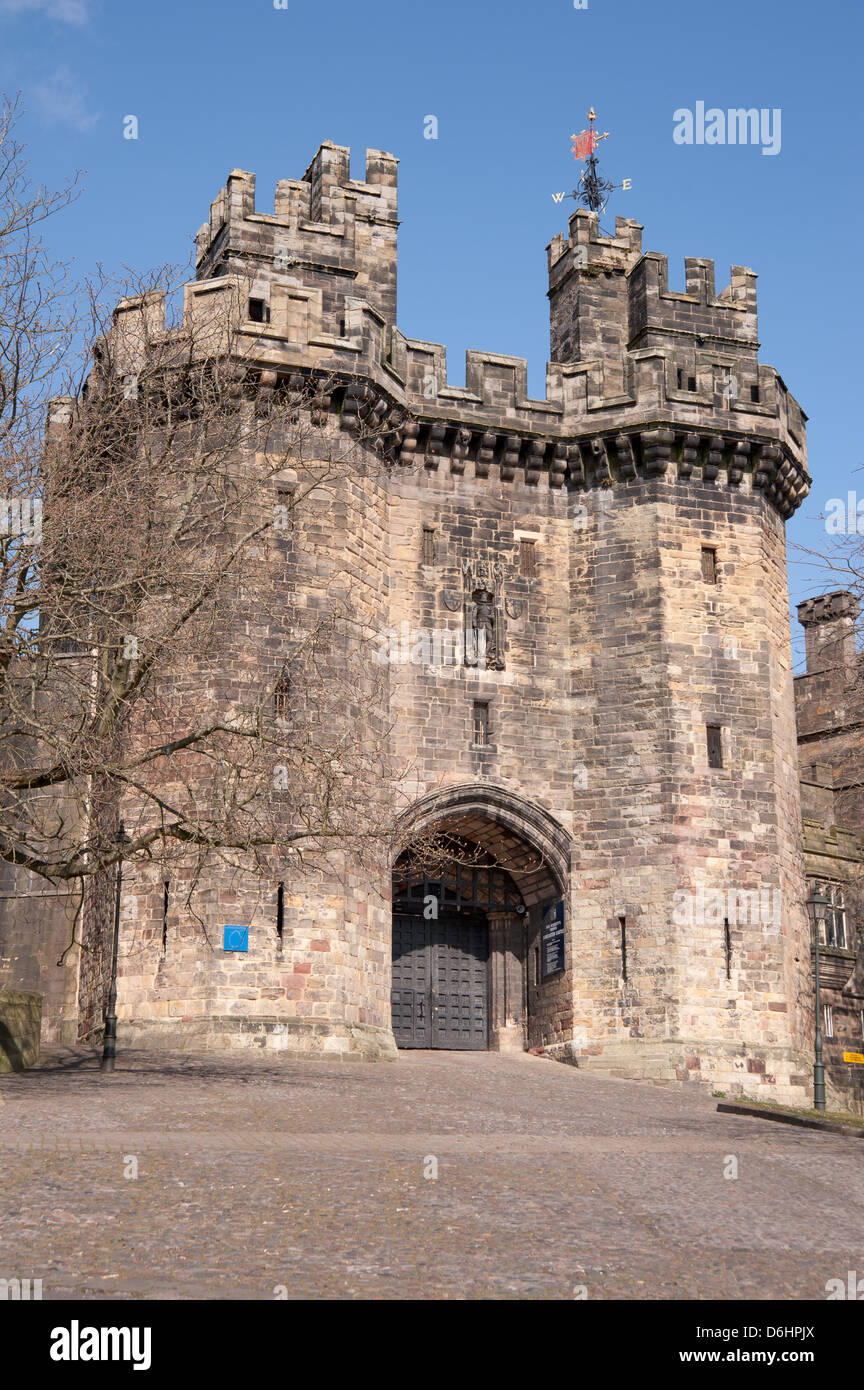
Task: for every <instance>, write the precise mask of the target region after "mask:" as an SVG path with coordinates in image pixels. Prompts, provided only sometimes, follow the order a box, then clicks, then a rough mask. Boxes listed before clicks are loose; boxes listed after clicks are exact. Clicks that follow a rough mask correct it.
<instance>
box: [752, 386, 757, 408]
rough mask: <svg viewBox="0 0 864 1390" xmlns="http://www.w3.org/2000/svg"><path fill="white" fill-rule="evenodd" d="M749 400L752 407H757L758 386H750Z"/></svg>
mask: <svg viewBox="0 0 864 1390" xmlns="http://www.w3.org/2000/svg"><path fill="white" fill-rule="evenodd" d="M750 400H751V401H752V402H753V404H754V405H758V404H759V387H758V386H751V387H750Z"/></svg>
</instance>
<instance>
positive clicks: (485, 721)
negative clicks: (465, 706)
mask: <svg viewBox="0 0 864 1390" xmlns="http://www.w3.org/2000/svg"><path fill="white" fill-rule="evenodd" d="M488 742H489V706H488V704H487V703H486V701H485V700H475V701H474V746H475V748H482V747H485V745H486V744H487V743H488Z"/></svg>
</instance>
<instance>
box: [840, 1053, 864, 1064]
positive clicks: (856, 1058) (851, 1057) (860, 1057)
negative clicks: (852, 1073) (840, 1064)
mask: <svg viewBox="0 0 864 1390" xmlns="http://www.w3.org/2000/svg"><path fill="white" fill-rule="evenodd" d="M843 1061H844V1062H864V1053H862V1052H844V1053H843Z"/></svg>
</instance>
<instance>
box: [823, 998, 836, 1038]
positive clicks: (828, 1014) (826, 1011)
mask: <svg viewBox="0 0 864 1390" xmlns="http://www.w3.org/2000/svg"><path fill="white" fill-rule="evenodd" d="M822 1024H823V1027H822V1031H823V1033H824V1034H825V1036H826V1038H833V1036H834V1010H833V1009H832V1007H831V1005H830V1004H823V1005H822Z"/></svg>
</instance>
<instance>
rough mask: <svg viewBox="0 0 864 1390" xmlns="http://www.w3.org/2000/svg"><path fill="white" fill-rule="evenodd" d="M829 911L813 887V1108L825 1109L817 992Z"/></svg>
mask: <svg viewBox="0 0 864 1390" xmlns="http://www.w3.org/2000/svg"><path fill="white" fill-rule="evenodd" d="M830 911H831V904H830V902H829V901H828V899H827V898H826V897H825V896H824V895H823V894H822V893H820V892H819V889H818V888H814V890H813V892H812V894H811V896H810V897H809V898H808V899H807V912H808V914H809V917H810V921H811V923H812V924H813V942H814V948H815V963H816V1040H815V1049H814V1061H813V1108H814V1110H824V1109H825V1064H824V1062H823V1061H822V1000H821V997H820V993H819V984H820V982H819V931H820V928H821V926H822V923H823V922H825V921H826V920H827V917H828V913H829V912H830Z"/></svg>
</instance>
